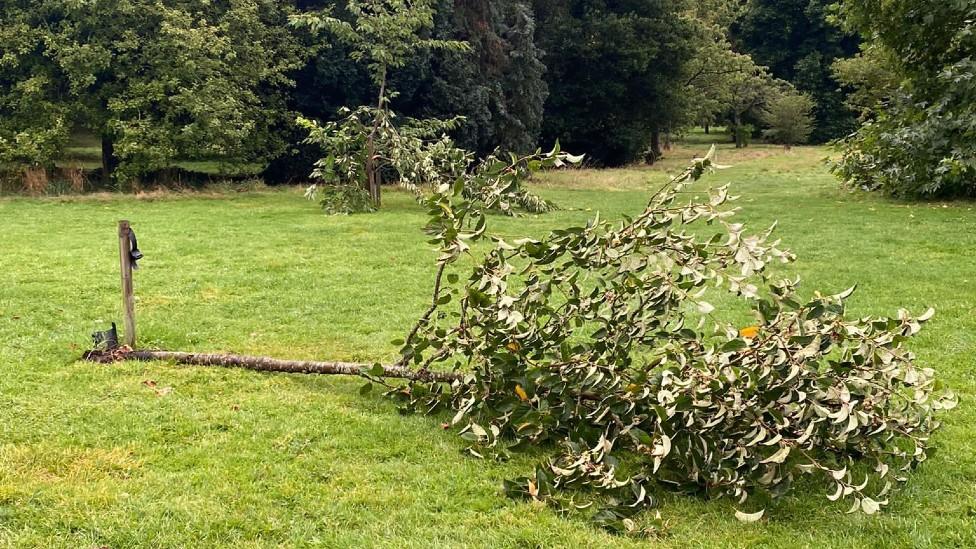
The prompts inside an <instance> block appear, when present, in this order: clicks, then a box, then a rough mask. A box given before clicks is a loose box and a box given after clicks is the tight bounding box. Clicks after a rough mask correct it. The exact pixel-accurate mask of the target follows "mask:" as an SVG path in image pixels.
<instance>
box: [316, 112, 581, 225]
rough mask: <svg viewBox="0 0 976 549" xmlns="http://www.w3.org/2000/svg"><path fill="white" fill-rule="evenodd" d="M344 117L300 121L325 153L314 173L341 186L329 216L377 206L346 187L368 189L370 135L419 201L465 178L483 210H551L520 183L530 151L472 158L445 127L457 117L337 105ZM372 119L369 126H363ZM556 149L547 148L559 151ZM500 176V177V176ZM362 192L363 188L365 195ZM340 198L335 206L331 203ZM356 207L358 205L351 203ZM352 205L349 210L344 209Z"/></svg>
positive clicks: (330, 197) (386, 169)
mask: <svg viewBox="0 0 976 549" xmlns="http://www.w3.org/2000/svg"><path fill="white" fill-rule="evenodd" d="M340 112H341V113H343V114H344V115H345V117H344V118H343V119H342V120H340V121H337V122H329V123H328V124H326V125H324V126H322V125H319V124H318V123H316V122H314V121H310V120H305V119H300V124H301V125H302V126H304V127H305V128H306V129H307V131H308V132H309V137H308V138H307V140H306V141H307V142H308V143H312V144H316V145H319V146H321V147H322V148H323V149H325V150H326V151H327V152H328V156H326V157H325V158H323V159H321V160H319V161H317V162H316V163H315V171H313V172H312V177H314V178H316V179H318V180H321V181H322V182H323V183H324V184H325V185H323V187H325V188H328V187H329V186H334V187H338V188H341V189H343V190H341V191H338V192H328V193H327V194H326V195H325V197H324V200H323V201H322V204H323V207H324V208H325V210H326V212H327V213H353V212H367V211H374V210H375V203H374V202H372V200H370V203H369V204H365V203H361V202H359V201H357V200H349V199H350V198H351V197H358V196H359V194H358V193H353V192H352V191H350V190H348V189H351V188H366V187H367V186H366V182H367V181H368V173H367V172H366V156H367V154H368V151H369V150H370V148H369V147H368V146H367V140H368V138H369V136H370V135H372V136H373V148H372V150H373V154H374V155H375V159H376V160H377V162H378V169H380V170H382V171H383V173H384V174H385V177H386V179H387V180H388V181H392V182H396V183H397V184H398V185H400V186H401V187H404V188H406V189H408V190H410V191H412V192H414V193H415V194H416V195H417V196H418V198H420V199H421V200H423V199H424V197H425V196H426V194H427V193H428V192H430V191H432V190H434V189H436V188H437V187H438V186H440V185H454V184H455V182H456V181H458V180H467V182H468V184H467V185H465V186H464V196H465V198H467V199H470V200H476V201H479V202H480V203H482V204H486V205H488V207H489V209H493V210H497V211H500V212H502V213H505V214H507V215H514V213H515V209H516V208H521V209H524V210H526V211H529V212H533V213H543V212H547V211H551V210H554V209H556V205H555V204H553V203H552V202H549V201H547V200H544V199H542V198H539V197H538V196H536V195H534V194H532V193H530V192H528V191H527V190H526V189H525V188H524V185H523V183H524V181H525V180H526V179H527V178H528V177H529V176H531V173H532V171H533V170H532V169H530V168H531V167H534V166H535V163H536V162H537V160H536V157H537V156H538V155H539V154H540V153H539V151H536V153H535V154H533V155H529V156H527V157H518V156H516V155H514V154H511V153H510V154H509V156H508V161H507V162H506V161H503V160H501V159H500V155H498V154H492V155H489V156H488V157H487V158H485V159H483V160H481V161H480V162H478V163H475V162H474V155H473V154H472V153H470V152H468V151H465V150H463V149H461V148H459V147H457V146H456V145H455V144H454V142H453V141H452V140H451V139H450V138H449V137H447V135H446V134H445V132H446V131H447V130H449V129H451V128H453V127H454V126H455V125H456V124H457V122H458V120H456V119H455V120H446V121H445V120H413V119H409V120H407V121H405V123H403V124H401V125H400V126H397V124H396V123H395V119H396V115H395V114H394V113H392V112H391V111H389V110H385V109H381V110H378V109H373V108H371V107H360V108H358V109H356V110H355V111H352V110H349V109H342V110H341V111H340ZM369 123H375V124H376V125H375V130H374V129H373V128H371V127H370V126H369V125H368V124H369ZM560 154H561V153H560V151H559V148H558V144H557V147H556V149H555V150H554V151H553V152H552V153H550V155H553V156H559V155H560ZM581 160H582V157H574V156H572V155H565V154H564V155H562V156H561V157H560V160H559V162H560V163H563V162H569V163H578V162H580V161H581ZM502 174H504V176H505V182H504V184H502V182H501V181H500V177H501V175H502ZM319 190H320V186H319V185H318V184H315V185H312V186H310V187H309V188H308V190H307V192H306V196H307V197H309V198H311V199H314V198H316V197H318V191H319ZM367 196H369V195H368V193H367ZM336 199H339V200H338V203H337V202H336ZM356 206H359V207H356ZM350 208H351V209H352V211H347V210H350Z"/></svg>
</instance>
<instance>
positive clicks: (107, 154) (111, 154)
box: [102, 134, 118, 183]
mask: <svg viewBox="0 0 976 549" xmlns="http://www.w3.org/2000/svg"><path fill="white" fill-rule="evenodd" d="M117 165H118V159H116V158H115V143H114V142H113V141H112V138H111V137H109V136H107V135H104V134H103V135H102V181H104V182H106V183H109V182H111V181H112V174H113V173H115V167H116V166H117Z"/></svg>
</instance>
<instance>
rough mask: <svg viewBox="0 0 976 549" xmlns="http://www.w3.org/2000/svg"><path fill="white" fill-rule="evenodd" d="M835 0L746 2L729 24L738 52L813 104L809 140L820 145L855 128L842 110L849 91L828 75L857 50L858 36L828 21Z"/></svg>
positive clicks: (851, 117)
mask: <svg viewBox="0 0 976 549" xmlns="http://www.w3.org/2000/svg"><path fill="white" fill-rule="evenodd" d="M834 3H835V2H834V0H749V1H748V2H744V7H743V12H742V16H741V17H740V18H738V19H737V20H736V21H735V22H734V23H733V24H732V25H731V30H732V41H733V43H734V44H735V46H736V51H739V52H742V53H746V54H749V55H750V56H752V58H753V59H755V61H756V63H757V64H759V65H763V66H765V67H768V68H769V71H770V74H772V75H773V76H774V77H776V78H778V79H781V80H785V81H787V82H789V83H790V84H792V85H793V86H794V87H795V88H796V89H797V90H799V91H800V92H802V93H805V94H807V95H808V96H810V98H811V99H813V101H814V112H813V114H814V117H815V124H814V127H813V131H812V132H811V137H812V139H813V141H814V142H817V143H823V142H826V141H829V140H832V139H836V138H839V137H844V136H846V135H847V134H849V133H850V132H852V131H853V130H854V129H855V127H856V118H855V116H854V113H853V112H852V111H851V110H849V109H848V108H847V107H846V106H845V101H846V99H847V93H848V91H849V90H847V89H844V88H842V87H841V86H840V85H839V83H838V81H837V79H836V78H835V76H834V74H833V71H832V68H831V66H832V64H833V63H834V61H835V60H837V59H844V58H847V57H850V56H852V55H854V54H855V53H856V52H857V47H858V37H857V35H856V34H855V33H850V32H845V31H844V30H843V29H842V28H840V27H839V26H838V25H836V24H835V23H833V22H832V20H831V19H832V18H831V17H830V10H831V8H830V6H831V5H832V4H834Z"/></svg>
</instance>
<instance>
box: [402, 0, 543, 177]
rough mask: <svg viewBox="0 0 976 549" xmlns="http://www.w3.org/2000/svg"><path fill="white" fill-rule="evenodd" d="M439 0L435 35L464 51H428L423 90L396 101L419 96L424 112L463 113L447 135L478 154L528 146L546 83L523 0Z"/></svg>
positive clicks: (523, 150)
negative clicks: (461, 46)
mask: <svg viewBox="0 0 976 549" xmlns="http://www.w3.org/2000/svg"><path fill="white" fill-rule="evenodd" d="M441 6H442V7H441V9H440V10H439V12H440V19H441V20H440V21H439V22H438V25H437V26H436V27H435V36H444V37H449V38H452V39H455V40H463V41H464V42H465V43H467V44H468V45H469V46H470V51H467V52H457V51H437V52H434V53H433V54H432V55H431V58H430V73H431V75H430V78H429V81H426V82H424V83H423V85H422V88H421V90H422V91H421V93H423V94H424V96H423V97H417V98H413V101H410V98H405V99H406V100H407V101H404V102H403V103H406V104H402V106H401V105H398V106H397V107H398V108H400V109H403V111H402V112H412V111H410V110H409V109H410V107H411V106H412V104H411V103H413V104H416V103H419V104H420V107H419V111H420V112H421V113H424V115H425V116H435V117H449V116H455V115H460V116H463V117H464V120H462V121H461V122H460V124H459V125H458V127H457V128H456V129H455V130H453V131H452V132H451V137H452V138H454V140H455V141H456V142H457V143H458V144H459V145H460V146H461V147H463V148H465V149H468V150H471V151H473V152H474V153H475V155H476V156H478V157H479V158H480V157H485V156H488V155H490V154H491V153H492V152H493V151H494V150H495V149H499V150H501V151H503V152H513V153H516V154H528V153H530V152H532V151H534V150H535V148H536V144H537V143H538V142H539V133H540V131H541V129H542V113H543V105H544V104H545V101H546V97H547V96H548V87H547V85H546V81H545V78H544V73H545V72H546V66H545V65H544V64H543V62H542V56H543V52H542V50H541V49H540V48H539V47H537V45H536V36H535V33H536V25H535V17H534V15H533V13H532V8H531V3H530V2H529V3H527V2H523V1H520V0H491V1H489V0H476V1H468V2H453V1H448V0H442V1H441ZM415 116H416V115H415Z"/></svg>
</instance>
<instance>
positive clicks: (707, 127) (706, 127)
mask: <svg viewBox="0 0 976 549" xmlns="http://www.w3.org/2000/svg"><path fill="white" fill-rule="evenodd" d="M709 129H710V128H709V126H708V122H706V123H705V135H708V130H709Z"/></svg>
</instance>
